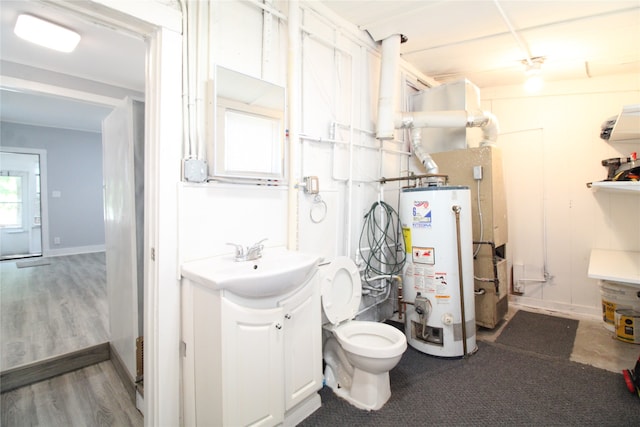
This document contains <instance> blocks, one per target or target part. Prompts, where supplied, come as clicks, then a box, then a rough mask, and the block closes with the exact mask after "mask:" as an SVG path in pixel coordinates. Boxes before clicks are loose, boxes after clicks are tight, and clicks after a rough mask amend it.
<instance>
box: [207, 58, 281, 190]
mask: <svg viewBox="0 0 640 427" xmlns="http://www.w3.org/2000/svg"><path fill="white" fill-rule="evenodd" d="M214 93H215V95H214V100H215V101H214V126H213V127H214V132H213V150H209V155H208V157H209V158H208V159H207V161H208V163H209V165H212V167H213V175H214V176H216V177H231V178H252V179H274V180H278V179H283V178H284V176H285V170H284V165H285V163H284V140H285V132H284V102H285V94H284V88H283V87H281V86H278V85H276V84H273V83H269V82H266V81H264V80H260V79H257V78H255V77H251V76H247V75H245V74H242V73H239V72H237V71H233V70H230V69H227V68H224V67H220V66H218V67H216V76H215V80H214Z"/></svg>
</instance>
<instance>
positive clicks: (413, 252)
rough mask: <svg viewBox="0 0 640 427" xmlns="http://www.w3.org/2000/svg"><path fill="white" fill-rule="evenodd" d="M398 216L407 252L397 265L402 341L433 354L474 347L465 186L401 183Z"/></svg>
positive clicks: (461, 352)
mask: <svg viewBox="0 0 640 427" xmlns="http://www.w3.org/2000/svg"><path fill="white" fill-rule="evenodd" d="M399 216H400V221H401V223H402V229H403V234H404V240H405V247H406V252H407V261H406V264H405V267H404V270H403V276H404V285H403V300H404V302H406V303H407V304H406V307H407V310H406V319H405V333H406V336H407V342H408V343H409V345H411V346H412V347H413V348H415V349H417V350H419V351H421V352H423V353H427V354H431V355H434V356H442V357H458V356H466V355H468V354H471V353H473V352H475V351H476V349H477V347H476V321H475V303H474V292H473V287H474V281H473V241H472V233H471V196H470V191H469V188H468V187H464V186H427V187H416V188H405V189H403V190H402V192H401V193H400V213H399Z"/></svg>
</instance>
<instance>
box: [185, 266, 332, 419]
mask: <svg viewBox="0 0 640 427" xmlns="http://www.w3.org/2000/svg"><path fill="white" fill-rule="evenodd" d="M182 287H183V289H182V298H183V304H182V310H183V315H182V319H183V322H182V335H183V342H184V344H183V359H182V360H183V396H184V424H185V425H187V426H209V425H211V426H234V427H235V426H247V425H251V426H275V425H285V426H286V425H292V426H293V425H296V424H297V423H299V422H300V421H302V420H303V419H304V418H306V417H307V416H308V415H310V414H311V413H312V412H314V411H315V410H316V409H318V408H319V407H320V396H319V395H318V393H317V391H318V390H319V389H320V388H322V348H321V346H322V342H321V306H320V291H319V281H318V278H317V274H314V275H313V276H312V277H311V278H310V279H309V280H308V281H307V282H306V283H305V284H303V285H302V286H300V287H298V288H297V289H295V290H293V291H291V292H289V293H288V294H285V295H282V296H278V297H270V298H257V299H253V298H242V297H238V296H237V295H235V294H233V293H230V292H228V291H226V290H212V289H210V288H208V287H207V286H206V285H202V284H200V283H198V282H197V281H196V280H193V279H187V278H183V279H182Z"/></svg>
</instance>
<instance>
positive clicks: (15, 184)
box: [0, 172, 23, 228]
mask: <svg viewBox="0 0 640 427" xmlns="http://www.w3.org/2000/svg"><path fill="white" fill-rule="evenodd" d="M4 174H6V175H4ZM22 187H23V182H22V176H11V175H9V174H8V173H7V172H3V175H2V176H0V227H17V228H19V227H22Z"/></svg>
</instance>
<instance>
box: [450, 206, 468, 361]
mask: <svg viewBox="0 0 640 427" xmlns="http://www.w3.org/2000/svg"><path fill="white" fill-rule="evenodd" d="M451 209H453V212H455V214H456V241H457V244H458V283H459V284H460V317H461V318H462V319H461V322H462V353H463V356H465V357H466V356H467V318H466V315H465V312H464V281H463V279H462V243H461V241H460V211H461V210H462V208H461V207H460V206H459V205H454V206H452V207H451Z"/></svg>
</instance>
